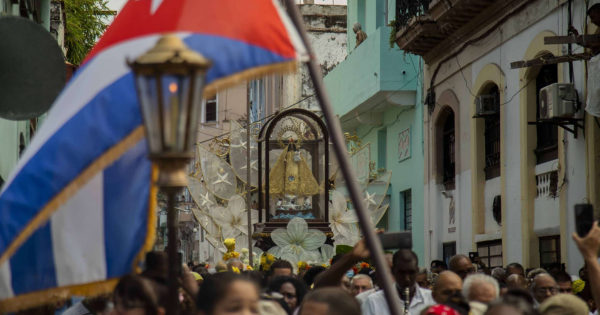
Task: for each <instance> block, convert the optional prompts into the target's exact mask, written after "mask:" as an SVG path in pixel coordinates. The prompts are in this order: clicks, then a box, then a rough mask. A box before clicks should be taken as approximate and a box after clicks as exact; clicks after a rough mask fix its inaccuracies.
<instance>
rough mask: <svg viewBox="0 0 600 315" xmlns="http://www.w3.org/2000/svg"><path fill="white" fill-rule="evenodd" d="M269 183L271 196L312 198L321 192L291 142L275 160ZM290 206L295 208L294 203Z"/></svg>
mask: <svg viewBox="0 0 600 315" xmlns="http://www.w3.org/2000/svg"><path fill="white" fill-rule="evenodd" d="M269 181H270V185H269V193H270V194H271V195H273V196H284V195H291V196H294V197H300V196H312V195H316V194H318V193H319V192H320V191H321V190H320V187H319V184H318V183H317V180H316V179H315V177H314V176H313V174H312V171H311V170H310V167H309V166H308V164H306V161H305V160H304V157H303V156H302V154H300V152H299V150H298V148H297V145H296V144H295V143H294V142H293V141H290V143H289V144H288V145H287V146H286V147H285V148H284V150H283V152H282V153H281V155H280V156H279V158H278V159H277V162H276V163H275V165H274V166H273V169H272V170H271V172H270V174H269ZM292 204H293V205H294V206H295V204H294V202H292Z"/></svg>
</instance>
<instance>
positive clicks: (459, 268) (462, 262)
mask: <svg viewBox="0 0 600 315" xmlns="http://www.w3.org/2000/svg"><path fill="white" fill-rule="evenodd" d="M449 265H450V266H449V267H450V271H452V272H454V273H455V274H457V275H458V276H459V277H460V279H462V281H465V279H466V278H467V276H470V275H474V274H475V273H476V272H477V270H476V269H475V267H474V266H473V263H471V259H469V257H467V256H465V255H456V256H454V257H452V258H450V263H449Z"/></svg>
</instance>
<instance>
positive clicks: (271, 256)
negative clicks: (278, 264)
mask: <svg viewBox="0 0 600 315" xmlns="http://www.w3.org/2000/svg"><path fill="white" fill-rule="evenodd" d="M267 260H268V261H275V256H273V254H271V253H267Z"/></svg>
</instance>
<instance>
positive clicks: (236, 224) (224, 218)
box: [213, 195, 258, 245]
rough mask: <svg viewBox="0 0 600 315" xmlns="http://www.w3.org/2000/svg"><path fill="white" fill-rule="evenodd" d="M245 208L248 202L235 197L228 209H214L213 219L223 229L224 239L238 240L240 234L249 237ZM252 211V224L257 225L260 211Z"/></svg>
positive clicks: (229, 203)
mask: <svg viewBox="0 0 600 315" xmlns="http://www.w3.org/2000/svg"><path fill="white" fill-rule="evenodd" d="M245 208H246V201H244V198H242V197H241V196H239V195H235V196H233V197H232V198H231V199H229V202H228V204H227V208H223V207H215V208H214V209H213V219H214V220H215V222H216V223H217V224H218V225H219V226H220V227H221V232H222V233H223V239H226V238H236V237H237V236H239V235H240V234H244V235H248V214H247V212H246V209H245ZM250 211H252V220H251V222H250V223H251V224H254V223H257V222H258V211H257V210H250ZM240 245H242V244H240Z"/></svg>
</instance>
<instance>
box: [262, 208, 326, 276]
mask: <svg viewBox="0 0 600 315" xmlns="http://www.w3.org/2000/svg"><path fill="white" fill-rule="evenodd" d="M271 239H272V240H273V242H274V243H275V244H276V245H277V246H274V247H271V249H269V253H270V254H272V255H273V256H275V257H277V258H281V259H284V260H289V261H290V262H292V263H295V264H296V265H297V264H298V262H299V261H307V260H309V259H307V258H314V257H318V256H316V255H317V253H319V251H318V250H317V249H318V248H320V247H321V246H323V244H325V241H326V240H327V236H325V233H323V232H321V231H319V230H315V229H308V224H307V223H306V221H305V220H304V219H301V218H293V219H291V220H290V222H289V223H288V225H287V228H286V229H276V230H275V231H273V232H272V233H271Z"/></svg>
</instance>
